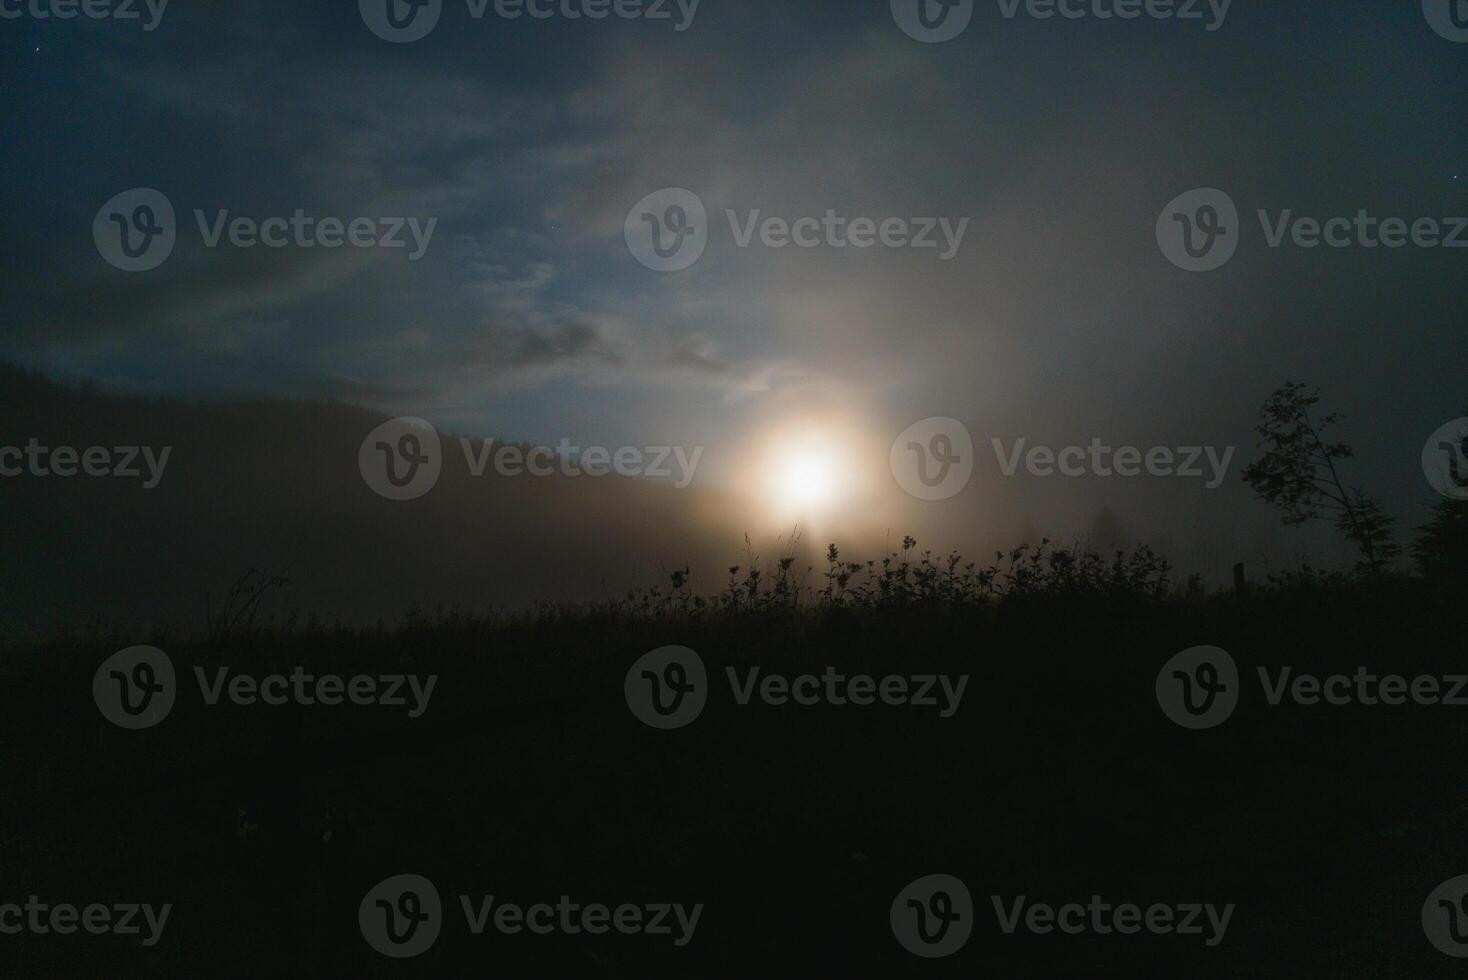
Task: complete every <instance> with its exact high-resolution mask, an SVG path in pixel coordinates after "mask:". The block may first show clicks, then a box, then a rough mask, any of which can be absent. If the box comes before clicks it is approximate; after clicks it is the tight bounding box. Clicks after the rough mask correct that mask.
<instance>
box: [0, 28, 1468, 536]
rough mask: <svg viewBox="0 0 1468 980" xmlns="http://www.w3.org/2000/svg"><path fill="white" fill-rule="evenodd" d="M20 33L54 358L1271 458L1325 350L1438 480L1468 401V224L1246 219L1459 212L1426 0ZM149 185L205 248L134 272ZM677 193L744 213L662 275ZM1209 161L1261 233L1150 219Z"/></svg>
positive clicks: (28, 225) (38, 252)
mask: <svg viewBox="0 0 1468 980" xmlns="http://www.w3.org/2000/svg"><path fill="white" fill-rule="evenodd" d="M27 2H30V0H27ZM14 3H15V0H9V4H10V5H13V4H14ZM670 6H672V5H670ZM302 8H306V9H302ZM675 16H676V15H675ZM0 64H3V68H0V73H3V74H0V80H3V84H0V132H3V133H4V134H5V135H4V146H5V150H6V153H5V165H4V167H3V168H0V199H3V206H4V210H5V214H6V216H7V221H6V228H5V243H6V250H5V251H6V258H7V261H6V262H5V265H4V273H3V276H4V278H3V283H0V318H3V323H4V328H3V332H0V356H3V357H6V358H9V359H14V360H18V361H21V362H24V363H27V364H31V365H35V366H39V367H42V368H44V369H47V370H48V371H51V372H53V373H59V374H64V375H69V376H78V377H88V378H94V379H97V380H99V381H102V382H104V383H107V384H110V385H114V386H118V387H125V388H130V389H143V390H149V391H163V392H174V393H187V394H190V395H206V396H216V395H234V394H250V395H267V396H269V395H281V396H299V395H305V396H312V397H316V396H335V397H341V398H344V399H347V400H352V401H356V402H360V403H363V404H367V405H370V406H373V407H377V408H381V409H383V410H384V411H389V412H393V413H394V414H407V413H410V412H411V413H412V414H418V415H423V416H426V417H428V418H430V419H433V420H434V421H435V422H438V423H441V424H443V425H446V426H448V427H452V428H457V429H460V430H466V431H472V432H475V433H483V434H502V435H507V436H511V437H517V438H526V439H537V440H543V441H548V442H553V441H555V440H556V439H558V438H560V437H561V436H562V435H566V434H571V433H574V434H576V436H577V438H578V439H580V440H582V441H590V440H601V441H604V442H606V443H608V444H617V443H619V442H627V443H632V444H647V443H650V442H657V441H669V442H679V443H684V444H688V443H694V442H697V443H702V444H707V445H709V446H710V447H711V456H713V457H715V458H716V457H717V454H716V453H715V452H714V450H716V449H717V448H718V447H720V446H735V445H742V444H744V443H745V442H746V441H747V440H748V439H749V438H750V434H751V432H755V431H758V430H759V429H760V428H761V427H767V426H769V425H773V424H777V423H778V420H780V419H782V418H786V417H790V416H791V415H802V414H810V413H815V414H830V413H834V414H836V415H840V416H842V417H845V418H850V419H853V420H858V421H859V425H860V426H861V427H863V428H864V429H865V430H867V431H870V432H872V433H874V438H876V437H877V436H879V435H880V434H882V433H886V432H889V431H890V432H893V433H895V432H897V431H900V430H901V429H902V428H903V427H904V426H905V425H907V424H908V423H909V422H911V421H913V420H915V419H918V418H923V417H927V416H934V415H951V416H954V417H956V418H960V419H963V420H964V421H965V422H966V424H968V425H969V427H970V428H971V429H972V430H973V431H974V432H975V436H976V440H977V441H980V442H984V443H987V441H988V438H989V436H990V435H1000V436H1003V437H1005V438H1011V437H1014V436H1017V435H1025V436H1028V437H1030V438H1031V439H1032V440H1033V441H1049V442H1052V443H1054V442H1085V441H1088V440H1089V438H1090V437H1091V436H1093V435H1103V436H1107V437H1109V438H1111V439H1113V440H1114V441H1117V442H1130V443H1134V444H1142V445H1145V444H1152V443H1159V444H1162V443H1170V444H1180V443H1184V442H1186V443H1200V442H1201V443H1214V444H1219V445H1228V444H1237V445H1239V446H1241V447H1242V451H1245V452H1246V453H1247V449H1248V447H1250V446H1252V437H1251V435H1250V432H1249V427H1250V426H1251V424H1252V422H1253V417H1254V413H1255V412H1256V411H1257V408H1258V406H1259V404H1260V403H1261V402H1262V401H1263V400H1264V398H1265V397H1266V396H1267V395H1268V393H1269V392H1270V391H1271V390H1272V389H1273V388H1274V387H1275V386H1276V385H1277V384H1279V383H1280V382H1282V381H1284V380H1287V379H1301V380H1307V381H1310V382H1313V383H1315V384H1318V385H1320V386H1322V387H1323V388H1324V389H1325V391H1326V393H1327V401H1328V402H1329V403H1331V404H1332V406H1333V407H1336V408H1339V409H1340V410H1342V411H1344V412H1346V413H1347V414H1348V416H1350V417H1351V419H1352V422H1353V430H1352V435H1353V437H1354V441H1356V442H1357V444H1358V448H1360V449H1361V454H1362V460H1363V466H1366V467H1369V471H1370V472H1372V473H1374V474H1378V475H1379V478H1378V479H1377V480H1376V482H1377V483H1378V484H1380V485H1381V487H1382V490H1383V491H1384V492H1386V493H1388V494H1389V495H1390V496H1391V497H1392V499H1393V501H1394V502H1395V503H1397V504H1398V505H1399V506H1401V507H1403V508H1406V507H1409V506H1416V504H1418V503H1420V500H1419V497H1420V493H1419V491H1420V489H1421V487H1420V486H1419V485H1418V483H1417V482H1414V481H1416V480H1420V474H1414V472H1413V470H1412V468H1411V467H1410V466H1408V467H1406V468H1403V467H1402V466H1401V465H1400V464H1401V461H1402V460H1407V461H1411V460H1414V459H1415V458H1416V456H1417V454H1418V453H1419V452H1420V448H1421V437H1422V435H1423V434H1425V433H1427V432H1430V431H1432V430H1433V429H1434V428H1436V427H1437V425H1439V424H1441V422H1443V421H1445V420H1446V419H1447V418H1449V417H1451V413H1453V412H1455V411H1458V410H1461V409H1462V407H1463V402H1464V400H1465V398H1468V370H1465V368H1468V358H1465V354H1464V344H1463V334H1464V331H1463V326H1464V322H1465V321H1464V312H1465V308H1468V302H1465V299H1464V282H1465V274H1464V273H1465V268H1468V251H1451V250H1445V249H1437V250H1427V249H1420V248H1404V249H1400V250H1390V251H1388V250H1381V249H1377V250H1366V249H1360V248H1353V249H1344V250H1333V249H1316V250H1305V249H1299V248H1289V247H1286V248H1283V249H1270V248H1268V247H1267V246H1266V244H1265V241H1264V238H1263V235H1262V233H1261V231H1260V225H1259V222H1258V221H1257V220H1256V219H1255V217H1254V213H1255V211H1256V209H1259V208H1263V209H1268V210H1270V211H1272V212H1277V211H1282V210H1283V209H1292V211H1293V212H1295V213H1297V214H1308V215H1314V216H1316V217H1319V218H1322V219H1324V218H1328V217H1331V216H1334V215H1354V214H1355V213H1356V212H1357V211H1358V210H1359V209H1363V208H1364V209H1367V210H1369V211H1370V212H1371V213H1373V214H1375V215H1379V216H1383V217H1384V216H1401V217H1403V218H1405V219H1407V220H1409V221H1410V220H1412V219H1415V218H1418V217H1439V218H1445V217H1449V216H1453V215H1463V214H1468V179H1465V178H1468V140H1465V105H1468V103H1465V100H1464V98H1463V92H1464V88H1465V85H1464V83H1465V81H1468V44H1457V43H1452V42H1450V41H1448V40H1445V39H1444V38H1442V37H1439V36H1438V35H1437V34H1436V33H1434V32H1433V31H1432V30H1431V29H1430V27H1429V26H1428V24H1427V22H1426V19H1425V17H1424V15H1423V11H1422V9H1421V8H1420V6H1419V4H1418V3H1417V2H1416V0H1401V2H1394V3H1382V2H1373V0H1356V2H1351V0H1333V2H1324V0H1304V2H1298V3H1282V2H1268V3H1265V2H1259V0H1252V2H1251V0H1236V2H1235V3H1233V4H1232V6H1231V7H1230V9H1229V12H1228V16H1227V19H1226V21H1225V23H1224V24H1223V25H1222V26H1221V28H1220V29H1218V30H1216V31H1211V32H1210V31H1208V30H1207V29H1206V28H1205V27H1204V26H1203V25H1202V24H1200V23H1197V22H1191V23H1184V22H1179V21H1177V20H1157V19H1149V18H1145V17H1144V18H1141V19H1138V20H1134V21H1122V20H1116V19H1112V20H1097V19H1095V18H1094V17H1088V18H1086V19H1080V20H1075V21H1069V20H1063V19H1051V20H1038V19H1034V18H1031V17H1028V16H1025V15H1020V16H1018V17H1016V18H1014V19H1006V18H1005V17H1004V16H1003V14H1002V12H1001V9H1000V5H999V4H998V3H997V2H995V0H980V2H977V3H976V5H975V10H974V14H973V21H972V23H971V24H970V26H969V27H968V28H967V30H966V31H965V32H964V33H963V34H962V35H960V36H959V37H958V38H956V39H954V40H952V41H949V42H947V43H944V44H923V43H919V42H917V41H914V40H913V39H911V38H910V37H908V36H907V35H906V34H904V33H903V32H902V31H901V30H899V29H898V27H897V26H896V24H895V23H894V17H893V14H892V12H891V10H890V9H889V4H888V2H887V0H861V2H852V0H832V2H825V0H802V2H800V3H792V2H761V0H740V2H738V3H733V2H726V0H703V2H702V3H700V4H699V6H698V10H697V14H696V17H695V18H694V19H693V21H692V23H691V26H689V28H688V29H687V30H684V31H677V30H675V28H674V26H673V23H672V22H670V21H661V22H653V21H647V20H621V19H618V18H615V17H613V18H609V19H607V20H605V21H595V22H594V21H586V20H581V21H568V20H566V19H564V18H563V17H556V18H553V19H550V20H548V21H545V22H537V21H532V20H529V19H523V18H522V19H520V20H516V21H507V20H502V19H499V18H496V17H494V16H492V15H491V16H487V17H485V18H484V19H483V20H477V21H476V20H474V19H472V18H471V17H470V16H469V15H468V13H467V9H466V5H465V0H457V2H455V0H446V3H445V9H444V11H443V14H442V20H441V21H440V23H439V25H438V27H437V28H436V29H435V30H434V32H433V33H432V34H430V35H429V36H428V37H426V38H424V39H423V40H420V41H417V42H414V43H408V44H389V43H387V42H385V41H383V40H380V39H379V38H378V37H376V36H375V35H374V34H373V33H372V32H371V31H369V30H368V29H367V27H366V26H365V25H364V22H363V19H362V17H361V15H360V13H359V10H358V6H357V4H356V3H354V2H345V0H342V2H332V3H313V4H296V3H284V2H245V3H240V4H231V5H203V4H188V5H186V4H184V3H182V2H181V0H176V2H175V3H174V4H173V5H171V6H170V7H169V9H168V10H167V11H166V14H165V15H164V18H163V21H162V23H161V25H160V26H159V27H158V29H157V30H155V31H152V32H146V31H144V30H143V29H142V27H141V26H140V25H139V24H138V23H137V22H133V23H131V24H128V23H123V22H118V21H113V20H98V21H93V20H88V19H85V18H79V19H74V20H68V21H59V20H48V21H39V20H36V19H35V18H33V17H30V16H24V17H21V18H18V19H6V20H0ZM134 187H149V188H155V189H157V190H159V191H161V192H163V194H165V195H166V196H167V198H168V199H169V201H171V203H172V204H173V206H174V207H175V209H176V210H177V213H178V219H179V222H178V223H179V240H178V245H177V247H176V250H175V252H174V254H173V255H172V256H171V257H170V258H169V260H168V261H167V262H166V263H165V264H164V265H163V266H162V267H160V268H158V269H156V270H153V271H151V272H147V273H136V274H129V273H124V272H120V271H118V270H116V269H114V268H112V267H110V266H109V265H108V264H107V263H106V262H104V261H103V260H102V259H101V257H100V256H99V254H98V251H97V249H96V248H95V247H94V245H93V241H92V222H93V218H94V217H95V216H96V214H97V211H98V209H99V208H100V207H101V206H102V205H103V203H104V202H106V201H108V200H109V198H111V197H113V195H115V194H117V193H119V192H121V191H125V190H127V189H129V188H134ZM665 187H684V188H689V189H692V190H694V191H695V193H697V194H698V195H699V196H700V197H701V199H702V200H703V202H704V203H705V204H706V205H707V207H708V212H709V215H710V217H711V218H712V222H713V223H712V226H711V228H710V245H709V248H708V252H707V254H706V255H705V256H704V257H703V258H702V259H701V260H700V261H699V262H698V263H697V264H696V265H695V266H694V267H693V268H691V269H689V270H687V271H684V272H680V273H674V274H665V273H658V272H653V271H650V270H648V269H646V268H644V267H642V266H641V265H639V264H638V263H637V261H635V260H634V259H633V257H632V255H631V254H630V253H629V251H628V249H627V247H626V245H625V243H624V241H623V222H624V218H625V217H626V216H627V212H628V209H629V208H631V206H632V205H633V204H634V203H635V202H637V201H638V200H639V199H641V198H643V197H644V196H645V195H647V194H649V193H651V192H654V191H657V190H659V189H661V188H665ZM1196 187H1217V188H1220V189H1224V190H1225V191H1226V192H1227V193H1228V194H1229V195H1231V197H1232V198H1233V200H1234V201H1235V202H1236V203H1237V204H1238V207H1239V210H1240V212H1241V214H1242V215H1243V221H1242V223H1243V225H1244V226H1245V231H1244V239H1243V241H1242V243H1241V245H1240V248H1239V252H1238V255H1237V257H1235V258H1234V259H1233V261H1232V262H1231V263H1229V264H1228V265H1227V266H1226V267H1225V268H1223V269H1220V270H1218V271H1216V272H1213V273H1208V274H1190V273H1186V272H1183V271H1181V270H1179V269H1177V268H1175V267H1174V266H1173V265H1171V264H1169V263H1168V262H1167V261H1166V259H1165V258H1164V257H1163V256H1162V255H1161V254H1160V252H1159V249H1158V246H1157V243H1156V241H1155V240H1154V222H1155V221H1156V220H1157V216H1158V213H1159V210H1160V209H1161V208H1162V207H1163V205H1165V204H1166V203H1167V202H1168V201H1169V200H1171V199H1172V198H1174V197H1175V196H1176V195H1178V194H1180V193H1182V192H1184V191H1187V190H1189V189H1191V188H1196ZM195 209H200V210H203V211H205V212H207V213H208V214H209V215H211V216H212V215H214V214H215V213H216V212H218V211H219V210H221V209H227V210H228V211H229V212H230V213H231V215H246V216H251V217H254V218H257V219H263V218H266V217H269V216H274V215H282V216H289V215H291V214H292V213H293V212H294V211H295V210H296V209H303V210H304V211H305V212H306V213H307V214H309V215H312V216H316V217H327V216H334V217H340V218H343V219H346V220H350V219H353V218H357V217H373V218H381V217H388V216H417V217H419V218H422V219H425V220H426V219H428V218H436V219H437V226H436V230H435V233H434V237H433V238H432V240H431V245H430V247H429V250H428V252H427V254H426V255H425V256H424V257H423V258H422V259H421V260H419V261H416V262H415V261H409V260H408V259H407V257H406V255H405V254H404V252H403V251H401V250H397V251H394V250H384V249H368V250H361V249H338V250H331V251H327V250H323V249H314V250H306V249H300V248H285V249H265V248H258V247H257V248H253V249H239V248H230V247H223V248H216V249H208V248H205V247H204V245H203V242H202V240H201V236H200V234H199V233H198V230H197V229H196V228H195V224H194V218H193V212H194V211H195ZM725 209H734V210H735V211H737V212H740V213H741V214H742V213H744V212H746V211H749V210H752V209H759V210H760V211H761V213H762V214H765V215H780V216H786V217H789V218H794V217H796V216H801V215H821V214H823V213H824V212H825V211H827V210H828V209H834V210H836V211H838V212H840V213H842V214H845V215H869V216H873V217H875V218H878V219H880V218H882V217H884V216H903V217H915V216H950V217H952V218H954V219H957V218H967V219H969V221H970V225H969V228H968V232H967V237H966V238H965V240H964V243H963V248H962V251H961V252H960V254H959V255H958V256H957V257H956V258H955V259H954V260H953V261H950V262H942V261H938V260H937V259H936V258H935V256H934V255H933V254H932V253H920V252H917V251H915V250H906V251H903V250H891V249H872V250H867V251H861V252H857V251H853V250H850V249H846V250H837V249H831V248H818V249H812V250H797V249H785V250H774V249H767V248H760V247H758V246H756V247H753V248H747V249H741V248H738V247H737V246H736V245H735V244H734V242H733V241H732V237H731V235H730V234H729V233H728V230H727V228H722V229H721V225H722V223H723V214H724V211H725ZM877 441H880V439H878V440H877ZM726 458H727V459H730V460H733V459H735V458H736V457H735V456H734V455H733V454H732V452H731V454H728V455H727V456H726ZM735 467H736V464H735V463H732V462H731V463H729V464H728V465H726V466H725V468H724V470H723V471H722V472H723V475H724V477H726V478H727V477H728V476H729V471H730V470H731V469H733V468H735ZM710 473H711V474H712V476H713V478H715V479H717V478H719V475H720V473H721V470H720V468H719V467H718V466H717V464H714V465H713V466H712V467H711V470H710ZM1045 492H1046V493H1047V494H1051V495H1052V496H1053V498H1054V499H1049V500H1045V501H1040V502H1039V503H1040V504H1042V505H1043V506H1046V507H1052V508H1059V509H1061V510H1065V509H1066V508H1067V505H1066V503H1065V502H1064V501H1063V500H1061V499H1060V496H1061V495H1062V494H1063V493H1065V492H1066V491H1065V489H1064V488H1063V487H1058V486H1057V487H1053V488H1048V487H1047V488H1046V490H1045ZM1156 492H1157V493H1163V494H1165V493H1168V492H1171V491H1170V490H1168V489H1163V488H1159V489H1158V490H1157V491H1156ZM1239 494H1240V500H1239V501H1237V503H1238V506H1239V507H1240V512H1241V513H1242V512H1243V510H1242V508H1244V507H1245V506H1246V505H1248V506H1252V505H1251V504H1250V503H1249V502H1248V499H1247V493H1246V491H1244V490H1243V489H1242V488H1239ZM1102 496H1103V497H1104V494H1103V495H1102ZM1097 502H1098V501H1097V499H1095V498H1094V497H1091V498H1088V499H1087V500H1086V501H1085V506H1086V507H1093V506H1094V505H1095V504H1096V503H1097ZM1191 506H1192V505H1191V504H1188V503H1185V502H1179V501H1172V502H1171V503H1167V502H1164V503H1161V504H1160V505H1159V507H1160V509H1161V511H1162V512H1166V513H1169V514H1170V517H1169V519H1170V520H1177V521H1186V519H1187V516H1186V515H1187V514H1188V512H1189V508H1190V507H1191ZM1077 507H1079V505H1077ZM955 520H956V518H955Z"/></svg>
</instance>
